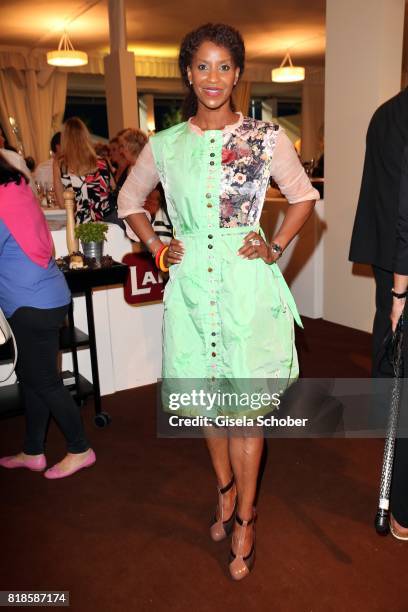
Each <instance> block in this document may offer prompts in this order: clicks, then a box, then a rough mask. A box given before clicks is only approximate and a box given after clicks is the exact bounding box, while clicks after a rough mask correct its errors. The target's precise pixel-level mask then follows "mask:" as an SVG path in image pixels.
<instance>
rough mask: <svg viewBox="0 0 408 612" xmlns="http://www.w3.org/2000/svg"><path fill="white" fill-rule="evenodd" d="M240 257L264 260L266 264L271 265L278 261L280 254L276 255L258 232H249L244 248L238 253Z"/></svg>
mask: <svg viewBox="0 0 408 612" xmlns="http://www.w3.org/2000/svg"><path fill="white" fill-rule="evenodd" d="M238 255H240V256H241V257H243V258H244V259H263V260H264V262H265V263H267V264H271V263H273V262H274V261H276V260H277V259H278V254H277V253H274V252H273V251H272V249H271V247H270V246H269V244H267V243H266V242H265V240H264V239H263V238H262V236H261V235H260V234H257V233H256V232H249V234H247V235H246V236H245V238H244V246H243V247H241V248H240V249H239V251H238Z"/></svg>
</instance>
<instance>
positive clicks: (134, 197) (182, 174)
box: [118, 115, 319, 237]
mask: <svg viewBox="0 0 408 612" xmlns="http://www.w3.org/2000/svg"><path fill="white" fill-rule="evenodd" d="M270 176H273V178H274V180H275V181H276V183H277V184H278V185H279V187H280V189H281V191H282V193H283V194H284V195H285V196H286V198H287V199H288V201H289V202H290V203H292V204H294V203H296V202H301V201H306V200H313V199H317V198H318V197H319V194H318V192H317V191H316V190H315V189H313V187H312V185H311V184H310V181H309V179H308V177H307V175H306V173H305V171H304V169H303V166H302V165H301V163H300V161H299V159H298V156H297V153H296V151H295V149H294V147H293V145H292V143H291V142H290V140H289V139H288V137H287V136H286V134H285V133H284V130H283V129H282V128H280V127H279V126H278V125H276V124H273V123H267V122H262V121H257V120H255V119H251V118H247V117H245V118H244V117H242V115H240V118H239V120H238V121H237V122H236V123H235V124H234V125H231V126H226V128H224V130H208V131H205V132H202V131H201V130H200V129H199V128H198V127H197V126H195V125H194V124H193V123H192V122H191V120H190V121H189V122H186V123H181V124H179V125H177V126H174V127H173V128H170V129H168V130H165V131H163V132H159V133H158V134H157V135H156V136H154V137H153V138H151V140H150V141H149V143H148V144H147V145H146V146H145V147H144V149H143V151H142V153H141V154H140V156H139V158H138V160H137V162H136V164H135V166H133V168H132V170H131V172H130V173H129V176H128V178H127V180H126V182H125V184H124V186H123V188H122V190H121V192H120V194H119V200H118V211H119V216H120V217H122V218H125V217H126V216H127V215H129V214H132V213H135V212H145V211H144V210H143V204H144V201H145V199H146V197H147V195H148V194H149V193H150V191H151V190H152V189H154V187H155V186H156V184H157V183H158V182H159V181H161V183H162V185H163V187H164V190H165V194H166V201H167V206H168V211H169V215H170V218H171V221H172V223H173V225H174V227H175V228H176V230H178V231H181V232H182V233H183V232H185V231H188V232H191V231H195V230H197V231H199V230H200V229H203V228H204V227H207V225H206V223H207V221H208V214H209V210H208V208H210V209H211V210H212V213H211V215H212V218H213V219H214V217H213V215H214V214H215V211H216V210H217V211H218V213H217V214H218V220H219V227H221V228H229V227H240V226H252V225H255V224H256V223H257V222H258V221H259V219H260V216H261V213H262V207H263V202H264V199H265V193H266V189H267V187H268V182H269V178H270ZM128 235H129V236H131V237H132V232H131V230H130V228H129V231H128Z"/></svg>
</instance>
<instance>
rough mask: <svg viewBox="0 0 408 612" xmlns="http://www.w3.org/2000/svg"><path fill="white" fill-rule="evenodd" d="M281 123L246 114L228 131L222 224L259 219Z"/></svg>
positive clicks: (230, 225) (223, 182) (224, 155)
mask: <svg viewBox="0 0 408 612" xmlns="http://www.w3.org/2000/svg"><path fill="white" fill-rule="evenodd" d="M278 132H279V126H278V125H274V124H269V123H263V122H260V121H254V120H253V119H249V118H245V119H244V120H243V122H242V124H241V125H240V126H239V127H238V129H237V130H235V131H234V132H224V134H223V143H222V152H221V155H222V158H221V160H222V171H221V190H220V226H221V227H237V226H243V225H254V224H255V223H257V222H258V221H259V218H260V216H261V212H262V207H263V203H264V199H265V193H266V189H267V187H268V183H269V177H270V175H271V164H272V156H273V152H274V149H275V145H276V139H277V136H278Z"/></svg>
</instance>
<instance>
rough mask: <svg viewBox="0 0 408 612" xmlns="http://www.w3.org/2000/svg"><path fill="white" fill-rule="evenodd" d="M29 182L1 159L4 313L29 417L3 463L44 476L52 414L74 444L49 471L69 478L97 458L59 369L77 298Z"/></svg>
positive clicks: (0, 257) (0, 295)
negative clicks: (17, 447)
mask: <svg viewBox="0 0 408 612" xmlns="http://www.w3.org/2000/svg"><path fill="white" fill-rule="evenodd" d="M27 183H28V179H27V178H26V177H25V176H24V175H23V174H22V173H21V172H20V171H19V170H17V169H16V168H14V167H13V166H11V165H10V164H9V163H8V161H7V160H6V159H5V158H4V157H3V156H2V155H1V154H0V308H1V309H2V310H3V311H4V314H5V316H6V317H7V319H8V321H9V323H10V327H11V329H12V330H13V333H14V335H15V339H16V344H17V349H18V359H17V369H16V372H17V378H18V382H19V387H20V388H21V391H22V394H23V399H24V407H25V420H26V436H25V441H24V446H23V451H22V452H20V453H18V454H16V455H12V456H8V457H2V458H0V466H1V467H4V468H7V469H15V468H27V469H29V470H32V471H36V472H42V471H44V470H45V468H46V467H47V461H46V458H45V454H44V447H45V437H46V432H47V425H48V421H49V418H50V416H53V417H54V419H55V421H56V422H57V425H58V426H59V428H60V429H61V431H62V433H63V435H64V437H65V440H66V444H67V454H66V456H65V457H64V458H63V459H62V461H60V462H59V463H57V464H56V465H54V466H53V467H51V468H49V469H48V470H47V471H46V472H45V473H44V475H45V477H46V478H48V479H57V478H65V477H67V476H70V475H71V474H74V473H75V472H78V471H79V470H81V469H82V468H85V467H90V466H91V465H93V464H94V463H95V461H96V457H95V453H94V451H93V450H92V448H90V446H89V443H88V441H87V439H86V436H85V432H84V428H83V424H82V420H81V415H80V412H79V407H78V406H77V405H76V404H75V402H74V400H73V399H72V397H71V395H70V393H69V391H68V389H66V388H65V387H64V384H63V382H62V379H61V376H60V373H59V372H58V368H57V355H58V340H59V328H60V326H61V325H62V323H63V321H64V318H65V316H66V314H67V311H68V305H69V303H70V302H71V293H70V291H69V288H68V285H67V283H66V280H65V278H64V275H63V274H62V272H60V270H59V269H58V267H57V265H56V263H55V261H54V258H53V257H52V238H51V234H50V231H49V229H48V226H47V223H46V220H45V217H44V215H43V213H42V211H41V209H40V207H39V206H38V202H37V200H36V198H35V196H34V194H33V192H32V191H31V189H30V187H29V185H28V184H27Z"/></svg>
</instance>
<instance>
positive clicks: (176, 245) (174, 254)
mask: <svg viewBox="0 0 408 612" xmlns="http://www.w3.org/2000/svg"><path fill="white" fill-rule="evenodd" d="M183 256H184V246H183V243H182V242H180V240H176V238H172V240H171V242H170V244H169V248H168V249H167V251H166V253H165V255H164V257H163V259H164V265H165V266H166V268H168V267H169V266H171V265H173V264H178V263H180V262H181V260H182V259H183Z"/></svg>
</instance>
